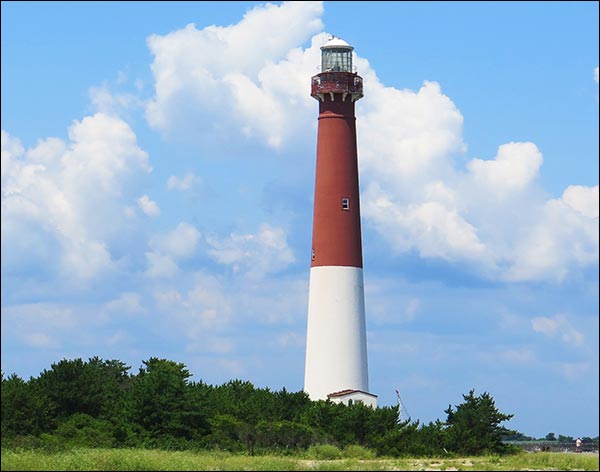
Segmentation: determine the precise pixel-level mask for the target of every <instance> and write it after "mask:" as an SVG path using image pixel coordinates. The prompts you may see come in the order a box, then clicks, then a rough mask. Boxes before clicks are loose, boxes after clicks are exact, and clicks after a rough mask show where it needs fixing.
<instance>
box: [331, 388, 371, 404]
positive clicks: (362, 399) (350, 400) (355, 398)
mask: <svg viewBox="0 0 600 472" xmlns="http://www.w3.org/2000/svg"><path fill="white" fill-rule="evenodd" d="M327 398H328V399H329V400H330V401H332V402H333V403H344V404H345V405H352V404H355V403H362V404H363V405H366V406H370V407H371V408H376V407H377V395H374V394H373V393H369V392H363V391H362V390H351V389H347V390H341V391H340V392H333V393H330V394H329V395H327Z"/></svg>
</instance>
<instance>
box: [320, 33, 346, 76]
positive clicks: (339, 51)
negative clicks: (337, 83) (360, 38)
mask: <svg viewBox="0 0 600 472" xmlns="http://www.w3.org/2000/svg"><path fill="white" fill-rule="evenodd" d="M353 49H354V48H353V47H352V46H350V45H349V44H348V43H347V42H346V41H344V40H343V39H340V38H336V37H335V36H332V37H331V39H330V40H329V41H327V43H325V44H324V45H323V46H321V72H352V50H353Z"/></svg>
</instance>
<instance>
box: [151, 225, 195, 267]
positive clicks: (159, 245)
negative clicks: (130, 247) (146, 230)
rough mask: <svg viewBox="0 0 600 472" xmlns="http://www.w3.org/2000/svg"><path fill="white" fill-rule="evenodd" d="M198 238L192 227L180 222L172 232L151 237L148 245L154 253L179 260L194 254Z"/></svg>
mask: <svg viewBox="0 0 600 472" xmlns="http://www.w3.org/2000/svg"><path fill="white" fill-rule="evenodd" d="M200 237H201V235H200V232H199V231H198V230H197V229H196V228H195V227H194V226H193V225H191V224H189V223H186V222H185V221H182V222H181V223H179V224H178V225H177V227H176V228H175V229H174V230H173V231H170V232H168V233H166V234H163V235H157V236H154V237H152V238H151V239H150V242H149V245H150V247H151V248H152V249H153V250H154V251H156V252H160V253H163V254H167V255H169V256H173V257H175V258H178V259H181V258H185V257H190V256H192V255H193V254H194V252H195V251H196V248H197V246H198V243H199V242H200Z"/></svg>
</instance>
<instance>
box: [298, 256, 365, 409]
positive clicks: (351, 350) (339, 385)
mask: <svg viewBox="0 0 600 472" xmlns="http://www.w3.org/2000/svg"><path fill="white" fill-rule="evenodd" d="M304 375H305V376H304V391H305V392H306V393H308V395H309V397H310V398H311V400H327V399H328V398H329V397H330V395H331V394H336V393H339V392H350V391H353V392H356V391H359V392H363V393H366V395H368V396H370V397H375V398H376V396H374V395H372V394H369V393H367V392H368V391H369V380H368V371H367V338H366V325H365V301H364V284H363V271H362V268H360V267H344V266H317V267H312V268H311V270H310V285H309V298H308V326H307V336H306V365H305V374H304Z"/></svg>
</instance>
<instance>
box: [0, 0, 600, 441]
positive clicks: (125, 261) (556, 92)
mask: <svg viewBox="0 0 600 472" xmlns="http://www.w3.org/2000/svg"><path fill="white" fill-rule="evenodd" d="M330 34H335V35H336V36H339V37H341V38H343V39H345V40H346V41H348V42H349V43H350V44H352V45H353V46H354V47H355V53H356V55H355V64H356V65H357V67H358V71H359V73H360V74H361V75H362V76H363V78H364V85H365V97H364V98H363V99H362V100H361V101H360V102H358V103H357V133H358V146H359V166H360V180H361V207H362V224H363V246H364V276H365V287H366V288H365V290H366V295H365V296H366V311H367V331H368V356H369V378H370V386H371V390H372V391H373V392H374V393H376V394H378V395H379V403H380V404H381V405H391V404H394V403H395V401H396V396H395V389H398V390H400V392H401V395H402V399H403V402H404V404H405V406H406V408H407V410H408V412H409V413H410V415H411V416H412V418H413V419H419V420H420V421H421V422H429V421H433V420H435V419H437V418H440V419H445V417H444V413H443V410H444V409H446V408H447V407H448V405H449V404H453V405H455V404H458V403H460V402H461V401H462V396H461V395H462V394H466V393H468V391H469V390H470V389H471V388H474V389H475V391H476V393H482V392H484V391H487V392H489V393H491V394H492V396H493V397H494V398H495V400H496V404H497V406H498V407H499V409H500V410H501V411H503V412H506V413H513V414H514V415H515V416H514V418H513V419H512V420H511V421H510V422H508V423H507V426H509V427H512V428H514V429H517V430H519V431H521V432H523V433H525V434H529V435H533V436H538V437H539V436H545V435H546V434H547V433H548V432H555V433H556V434H568V435H572V436H578V435H581V436H584V435H585V436H597V435H598V155H599V150H598V36H599V35H598V3H597V2H481V3H476V2H465V3H462V2H324V3H320V2H309V3H302V2H291V3H273V4H264V3H258V2H146V3H138V2H81V3H78V2H2V46H1V47H2V56H1V61H2V64H1V65H2V68H1V79H2V93H1V112H2V116H1V119H2V274H1V275H2V276H1V285H2V370H3V371H4V372H6V373H12V372H15V373H17V374H19V375H21V376H22V377H25V378H28V377H29V376H37V375H38V374H39V373H40V372H41V371H42V370H43V369H44V368H47V367H49V365H50V363H52V362H55V361H58V360H60V359H62V358H65V357H66V358H74V357H82V358H84V359H85V358H88V357H91V356H94V355H98V356H100V357H103V358H106V359H120V360H123V361H125V362H127V363H128V364H129V365H131V366H132V372H137V368H138V367H139V366H140V365H141V362H142V360H145V359H148V358H149V357H151V356H158V357H165V358H168V359H172V360H175V361H179V362H183V363H185V364H186V365H187V366H188V368H189V369H190V371H191V372H192V373H193V374H194V375H195V378H196V379H200V378H201V379H203V380H204V381H205V382H208V383H213V384H219V383H223V382H225V381H227V380H229V379H231V378H242V379H245V380H250V381H251V382H253V383H254V384H255V385H256V386H258V387H270V388H271V389H274V390H278V389H281V388H282V387H285V388H287V389H288V390H293V391H297V390H300V389H302V385H303V376H304V348H305V345H304V343H305V330H306V314H307V312H306V310H307V300H308V274H309V266H310V260H309V257H310V240H311V231H312V198H313V195H312V193H313V185H314V167H315V150H316V118H317V113H318V105H317V102H316V101H314V99H312V98H311V97H310V95H309V94H310V77H311V75H314V74H315V73H317V69H316V68H317V66H318V65H319V60H320V51H319V47H320V46H321V45H322V44H323V43H324V42H325V41H326V39H327V38H328V37H329V35H330Z"/></svg>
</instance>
